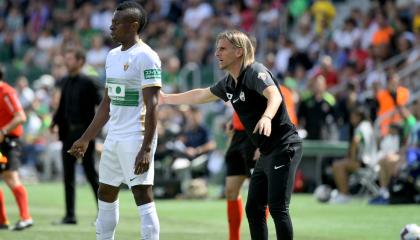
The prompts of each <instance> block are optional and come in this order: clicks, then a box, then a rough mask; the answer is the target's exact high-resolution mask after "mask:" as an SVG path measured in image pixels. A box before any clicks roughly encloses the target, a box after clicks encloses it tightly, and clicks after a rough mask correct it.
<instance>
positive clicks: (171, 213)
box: [0, 182, 420, 240]
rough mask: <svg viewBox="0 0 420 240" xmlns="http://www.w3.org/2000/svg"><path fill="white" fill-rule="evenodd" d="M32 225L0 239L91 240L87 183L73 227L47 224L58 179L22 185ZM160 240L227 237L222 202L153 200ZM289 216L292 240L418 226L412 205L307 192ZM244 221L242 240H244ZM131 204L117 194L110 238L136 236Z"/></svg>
mask: <svg viewBox="0 0 420 240" xmlns="http://www.w3.org/2000/svg"><path fill="white" fill-rule="evenodd" d="M0 187H1V188H2V189H3V191H4V192H5V195H6V207H7V212H8V216H9V220H10V221H11V222H12V223H14V222H15V221H16V220H17V219H18V211H17V207H16V205H15V202H14V198H13V196H12V195H11V193H10V191H9V189H8V188H7V187H6V186H5V184H4V183H3V182H2V183H0ZM26 187H27V190H28V192H29V202H30V210H31V213H32V216H33V218H34V221H35V225H34V227H32V228H30V229H28V230H25V231H22V232H11V231H7V230H4V231H0V240H52V239H54V240H75V239H77V240H85V239H86V240H92V239H95V227H94V226H93V225H92V223H93V221H94V219H95V216H96V205H95V204H94V201H93V197H92V194H91V192H90V189H89V188H88V187H87V186H78V188H77V202H76V203H77V217H78V224H77V225H76V226H53V225H51V222H52V221H54V220H57V219H59V218H61V217H62V215H63V212H64V210H63V195H64V194H63V188H62V185H61V183H43V184H34V185H27V186H26ZM156 203H157V209H158V214H159V219H160V224H161V237H160V239H162V240H215V239H218V240H221V239H227V234H228V233H227V232H228V227H227V220H226V204H225V201H224V200H213V199H209V200H157V202H156ZM291 214H292V219H293V224H294V231H295V239H297V240H346V239H348V240H354V239H357V240H368V239H369V240H370V239H372V240H377V239H381V240H387V239H389V240H395V239H399V232H400V230H401V229H402V228H403V226H404V225H405V224H408V223H417V224H420V207H419V206H418V205H399V206H369V205H367V203H366V200H361V199H356V200H355V201H353V202H352V203H350V204H348V205H339V206H332V205H328V204H320V203H318V202H316V201H315V199H314V198H313V197H312V196H311V195H308V194H294V195H293V198H292V204H291ZM247 224H248V223H247V222H246V219H244V221H243V225H242V239H250V237H249V230H248V226H247ZM139 233H140V226H139V218H138V215H137V208H136V206H135V204H134V200H133V199H132V196H131V193H130V192H129V191H122V192H121V194H120V221H119V224H118V226H117V231H116V239H118V240H131V239H139V238H140V237H139ZM269 233H270V236H269V239H275V232H274V225H273V221H272V220H271V219H270V220H269Z"/></svg>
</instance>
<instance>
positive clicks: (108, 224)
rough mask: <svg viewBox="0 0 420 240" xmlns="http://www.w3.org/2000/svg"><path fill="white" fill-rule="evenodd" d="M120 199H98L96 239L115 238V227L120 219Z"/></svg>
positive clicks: (110, 239)
mask: <svg viewBox="0 0 420 240" xmlns="http://www.w3.org/2000/svg"><path fill="white" fill-rule="evenodd" d="M119 205H120V204H119V202H118V199H117V200H116V201H115V202H113V203H108V202H104V201H101V200H98V208H99V211H98V218H97V219H96V239H97V240H113V239H114V235H115V227H116V226H117V223H118V219H119V215H120V213H119Z"/></svg>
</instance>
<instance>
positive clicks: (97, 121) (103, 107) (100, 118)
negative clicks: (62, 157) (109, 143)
mask: <svg viewBox="0 0 420 240" xmlns="http://www.w3.org/2000/svg"><path fill="white" fill-rule="evenodd" d="M110 102H111V99H110V98H109V96H108V89H107V88H105V96H104V98H103V99H102V101H101V103H100V104H99V107H98V109H97V111H96V114H95V117H94V118H93V120H92V122H91V123H90V125H89V127H88V128H87V129H86V131H85V132H84V133H83V135H82V136H81V137H80V138H79V139H78V140H77V141H76V142H74V143H73V146H72V147H71V148H70V149H69V150H68V151H67V152H68V153H69V154H71V155H73V156H74V157H76V158H81V157H83V155H84V154H85V152H86V149H87V148H88V145H89V142H90V141H91V140H92V139H94V138H95V137H96V135H98V133H99V131H100V130H101V129H102V127H103V126H104V125H105V123H106V122H108V120H109V104H110Z"/></svg>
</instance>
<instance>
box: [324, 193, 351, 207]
mask: <svg viewBox="0 0 420 240" xmlns="http://www.w3.org/2000/svg"><path fill="white" fill-rule="evenodd" d="M350 201H351V198H350V197H349V196H347V195H344V194H341V193H338V194H337V195H336V196H334V197H332V198H331V199H330V201H329V203H331V204H345V203H349V202H350Z"/></svg>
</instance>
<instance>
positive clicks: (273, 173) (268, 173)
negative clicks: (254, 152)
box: [246, 143, 302, 240]
mask: <svg viewBox="0 0 420 240" xmlns="http://www.w3.org/2000/svg"><path fill="white" fill-rule="evenodd" d="M301 158H302V143H291V144H286V145H282V146H279V148H277V149H275V150H273V151H272V152H271V153H270V154H268V155H262V156H261V157H260V159H259V160H258V161H257V163H256V165H255V168H254V172H253V173H252V175H251V181H250V185H249V192H248V200H247V203H246V215H247V218H248V223H249V229H250V232H251V238H252V239H253V240H267V239H268V230H267V222H266V216H265V209H266V207H267V205H268V207H269V210H270V215H271V217H272V218H273V220H274V224H275V226H276V234H277V239H282V240H288V239H293V226H292V221H291V219H290V215H289V203H290V197H291V194H292V191H293V183H294V179H295V173H296V169H297V167H298V165H299V162H300V160H301Z"/></svg>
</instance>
